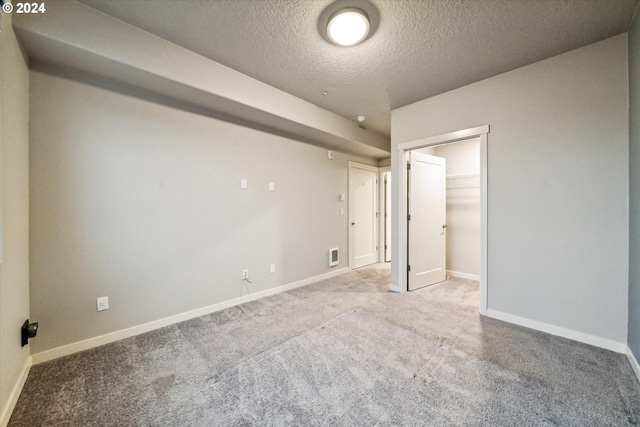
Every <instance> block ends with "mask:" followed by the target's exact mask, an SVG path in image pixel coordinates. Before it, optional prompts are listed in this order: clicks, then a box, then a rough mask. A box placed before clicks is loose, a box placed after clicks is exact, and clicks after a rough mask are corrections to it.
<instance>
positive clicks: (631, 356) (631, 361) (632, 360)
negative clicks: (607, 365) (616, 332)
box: [627, 346, 640, 381]
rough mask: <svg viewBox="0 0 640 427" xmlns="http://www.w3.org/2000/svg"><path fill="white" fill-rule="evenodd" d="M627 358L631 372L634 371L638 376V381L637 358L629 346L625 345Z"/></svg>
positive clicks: (639, 369)
mask: <svg viewBox="0 0 640 427" xmlns="http://www.w3.org/2000/svg"><path fill="white" fill-rule="evenodd" d="M627 359H628V360H629V364H630V365H631V368H632V369H633V372H635V374H636V377H638V381H640V364H638V359H636V357H635V356H634V354H633V352H632V351H631V349H630V348H629V346H627Z"/></svg>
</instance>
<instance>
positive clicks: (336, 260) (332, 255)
mask: <svg viewBox="0 0 640 427" xmlns="http://www.w3.org/2000/svg"><path fill="white" fill-rule="evenodd" d="M338 264H340V255H339V250H338V248H332V249H329V267H333V266H334V265H338Z"/></svg>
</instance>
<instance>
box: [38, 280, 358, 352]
mask: <svg viewBox="0 0 640 427" xmlns="http://www.w3.org/2000/svg"><path fill="white" fill-rule="evenodd" d="M348 272H349V267H345V268H341V269H337V270H332V271H330V272H328V273H324V274H320V275H318V276H314V277H309V278H308V279H303V280H299V281H297V282H293V283H288V284H286V285H282V286H277V287H275V288H270V289H265V290H263V291H260V292H256V293H253V294H249V295H243V296H241V297H238V298H234V299H231V300H228V301H223V302H220V303H217V304H213V305H209V306H207V307H202V308H199V309H196V310H192V311H188V312H186V313H180V314H176V315H175V316H170V317H165V318H164V319H159V320H154V321H153V322H149V323H144V324H142V325H137V326H133V327H131V328H127V329H122V330H119V331H115V332H110V333H108V334H105V335H100V336H97V337H93V338H89V339H86V340H82V341H78V342H74V343H71V344H67V345H64V346H61V347H56V348H52V349H50V350H46V351H42V352H40V353H36V354H34V355H32V356H31V357H32V358H33V364H34V365H37V364H39V363H43V362H47V361H49V360H53V359H57V358H59V357H63V356H68V355H70V354H73V353H77V352H79V351H84V350H89V349H91V348H94V347H98V346H101V345H104V344H109V343H111V342H114V341H119V340H122V339H125V338H129V337H133V336H135V335H140V334H143V333H145V332H149V331H153V330H155V329H159V328H163V327H165V326H169V325H174V324H176V323H180V322H184V321H185V320H189V319H194V318H196V317H200V316H204V315H206V314H210V313H213V312H216V311H220V310H224V309H225V308H229V307H233V306H236V305H239V304H244V303H246V302H249V301H254V300H256V299H259V298H264V297H267V296H270V295H275V294H278V293H280V292H285V291H289V290H291V289H295V288H299V287H301V286H306V285H310V284H312V283H316V282H319V281H321V280H326V279H330V278H331V277H335V276H339V275H341V274H344V273H348Z"/></svg>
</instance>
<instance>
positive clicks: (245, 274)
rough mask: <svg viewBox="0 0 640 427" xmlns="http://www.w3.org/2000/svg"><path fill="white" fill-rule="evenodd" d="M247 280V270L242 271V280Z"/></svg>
mask: <svg viewBox="0 0 640 427" xmlns="http://www.w3.org/2000/svg"><path fill="white" fill-rule="evenodd" d="M248 279H249V269H245V270H242V280H248Z"/></svg>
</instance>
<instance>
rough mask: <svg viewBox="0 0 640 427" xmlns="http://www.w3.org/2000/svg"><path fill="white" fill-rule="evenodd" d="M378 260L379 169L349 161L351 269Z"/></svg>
mask: <svg viewBox="0 0 640 427" xmlns="http://www.w3.org/2000/svg"><path fill="white" fill-rule="evenodd" d="M377 261H378V168H377V167H375V166H369V165H364V164H360V163H356V162H349V267H350V268H359V267H364V266H365V265H369V264H373V263H375V262H377Z"/></svg>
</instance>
